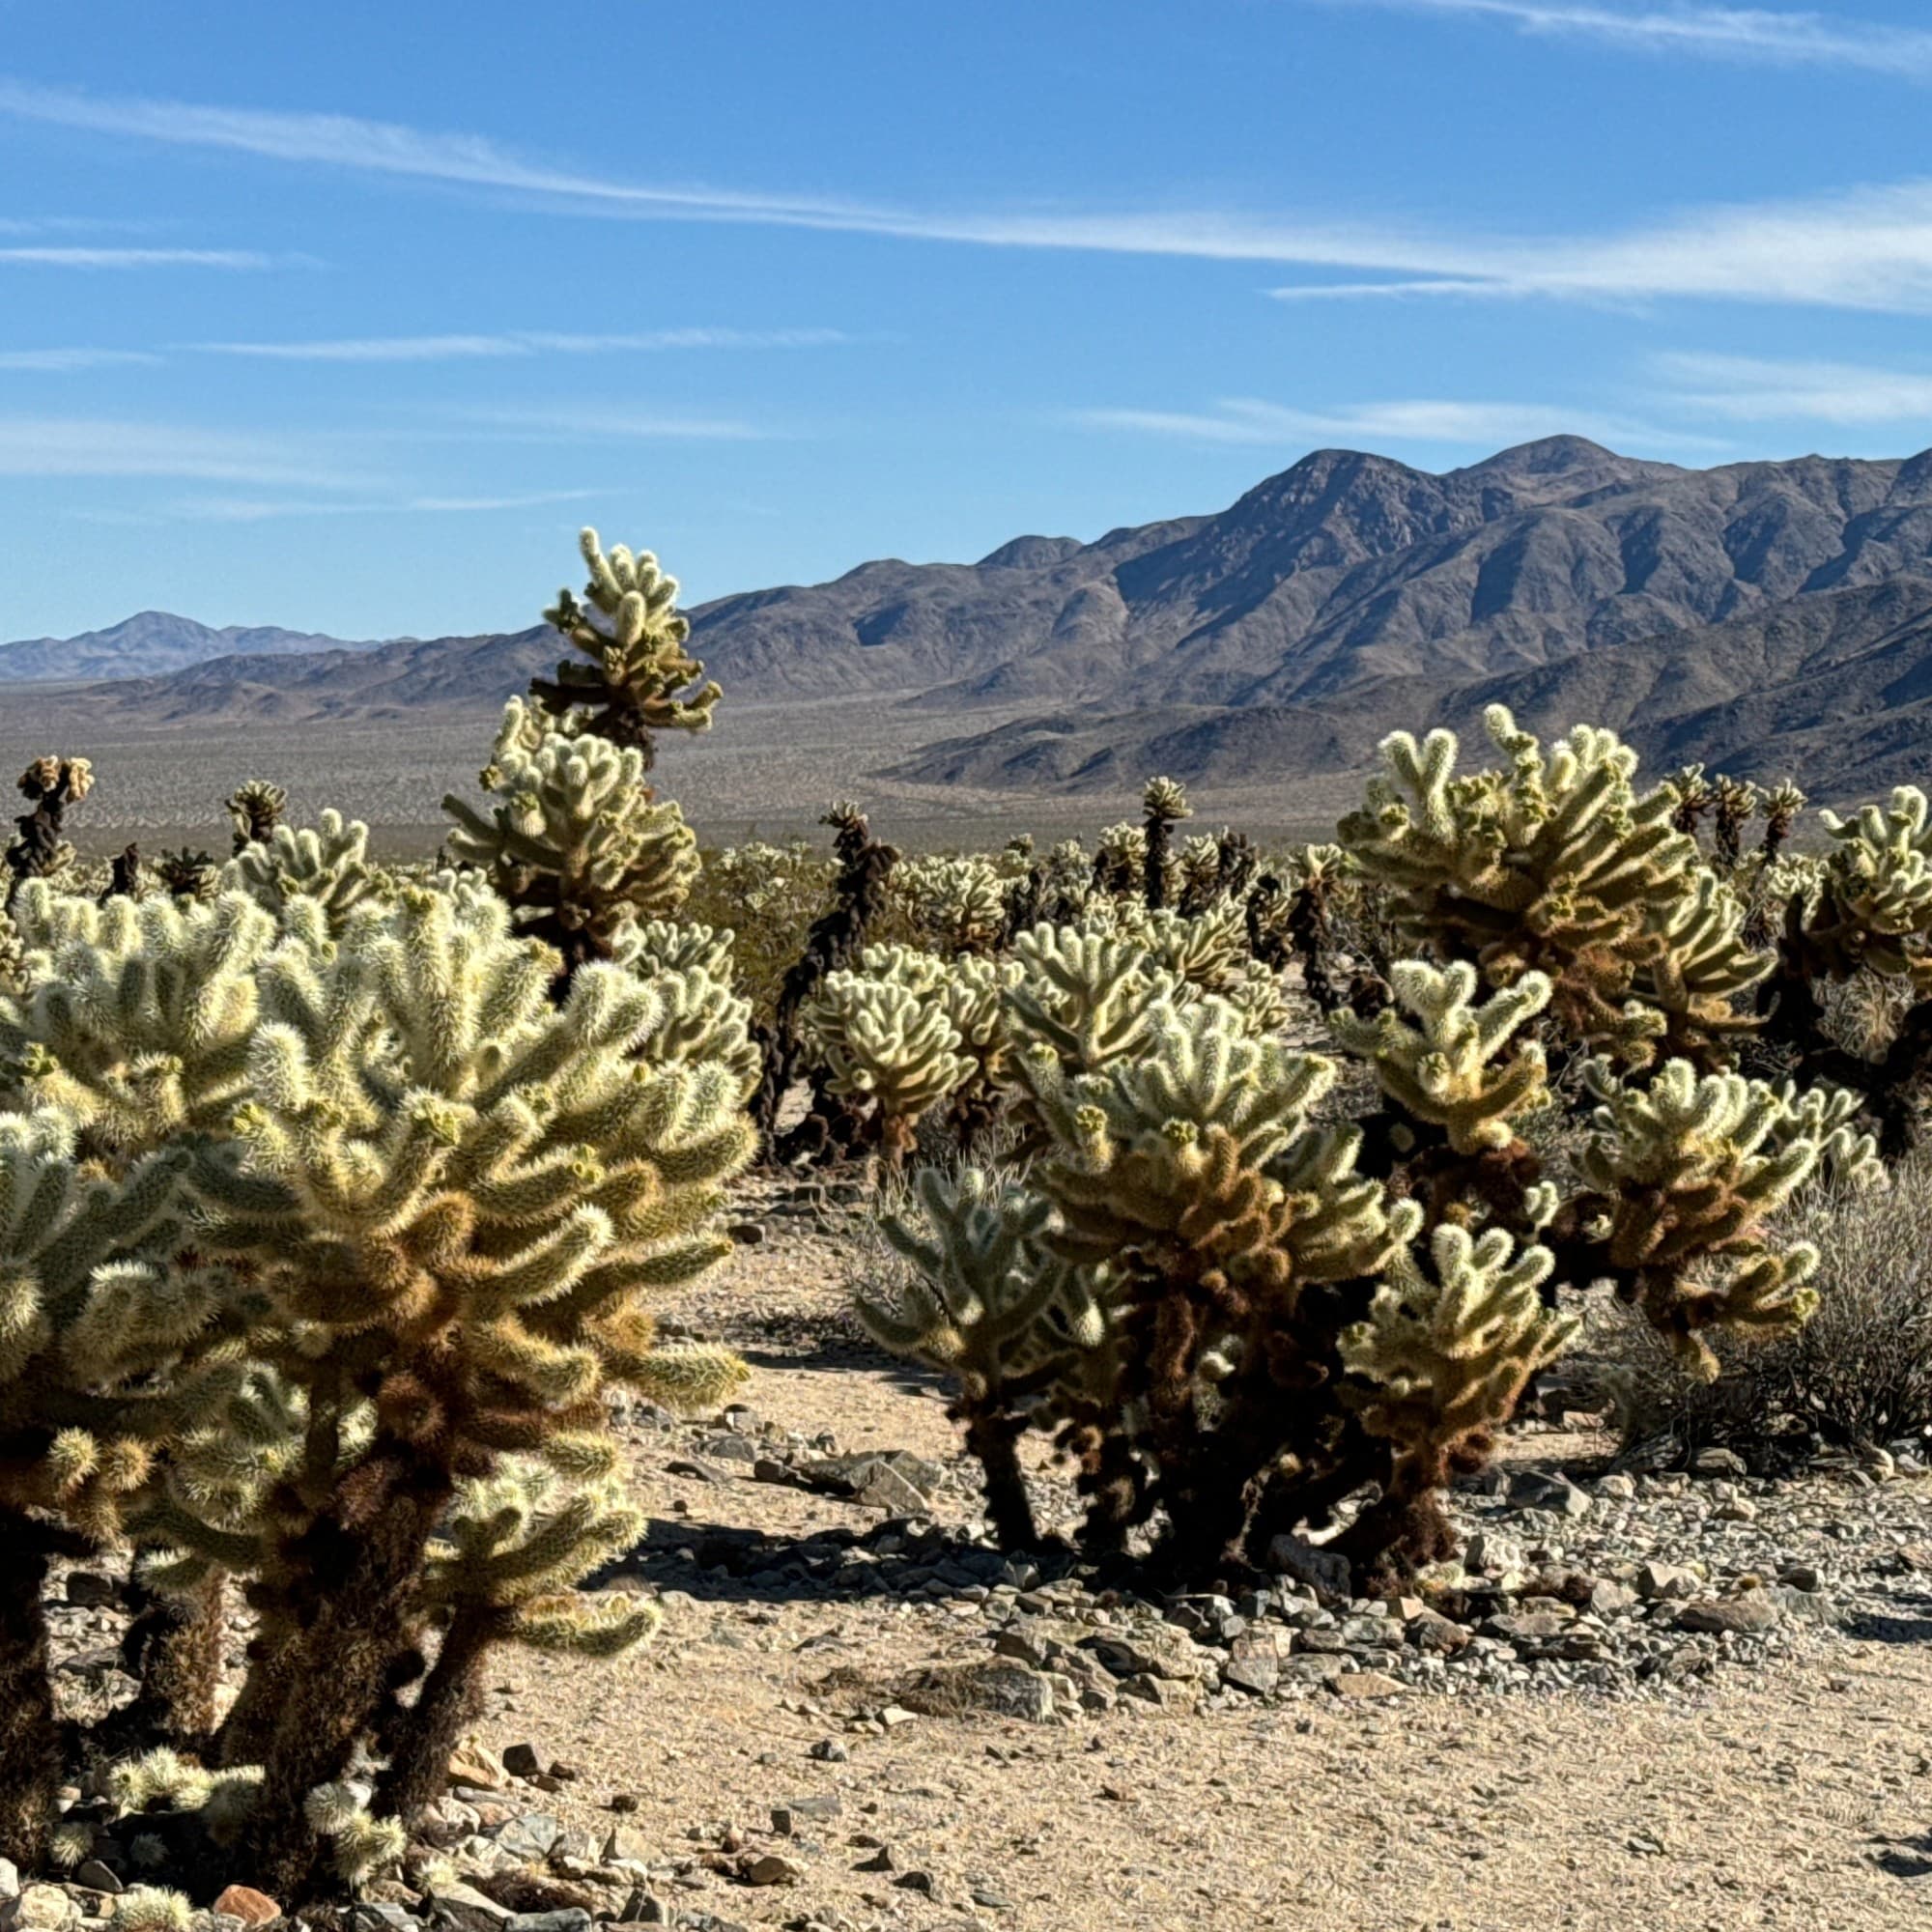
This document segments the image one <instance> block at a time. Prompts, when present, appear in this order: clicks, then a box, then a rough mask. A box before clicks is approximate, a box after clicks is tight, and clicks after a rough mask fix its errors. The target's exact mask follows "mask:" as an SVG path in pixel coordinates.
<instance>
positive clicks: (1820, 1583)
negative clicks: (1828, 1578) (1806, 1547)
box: [1777, 1563, 1824, 1592]
mask: <svg viewBox="0 0 1932 1932" xmlns="http://www.w3.org/2000/svg"><path fill="white" fill-rule="evenodd" d="M1777 1580H1778V1581H1779V1582H1780V1583H1782V1584H1784V1585H1785V1587H1786V1588H1787V1589H1792V1590H1804V1591H1807V1592H1809V1591H1815V1590H1821V1589H1823V1588H1824V1579H1823V1577H1820V1576H1819V1575H1818V1573H1817V1571H1815V1570H1814V1569H1813V1568H1812V1567H1811V1566H1810V1564H1808V1563H1786V1564H1783V1565H1781V1566H1780V1568H1779V1570H1778V1573H1777Z"/></svg>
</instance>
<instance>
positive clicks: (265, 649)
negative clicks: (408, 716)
mask: <svg viewBox="0 0 1932 1932" xmlns="http://www.w3.org/2000/svg"><path fill="white" fill-rule="evenodd" d="M375 648H376V646H375V645H374V644H371V643H346V642H344V641H343V639H340V638H326V637H323V636H321V635H320V634H319V633H317V632H313V631H282V630H277V629H276V628H275V627H274V626H273V625H271V624H270V625H260V626H247V625H241V624H231V625H229V626H228V627H227V628H226V629H225V630H219V631H216V630H213V629H211V628H210V627H209V626H208V625H206V624H197V623H196V622H195V621H194V619H193V618H192V617H177V616H175V615H173V614H172V613H171V612H169V611H140V612H138V613H137V614H136V615H134V616H132V617H128V618H125V619H124V620H123V621H122V622H121V623H118V624H113V625H110V626H109V627H108V628H107V629H106V630H104V631H86V632H83V633H82V634H81V635H80V636H79V637H77V638H28V639H22V640H21V641H20V642H18V643H14V644H0V683H19V684H28V683H51V682H56V681H59V682H72V681H75V680H80V681H86V680H91V679H98V678H123V677H144V676H150V675H152V674H154V673H155V672H156V671H168V670H180V669H183V668H185V667H186V666H189V665H198V664H205V663H206V662H208V660H209V659H211V658H224V657H233V656H235V655H236V654H237V653H238V652H240V653H245V654H247V655H249V656H251V657H291V656H294V655H296V654H297V653H298V652H306V651H367V650H374V649H375Z"/></svg>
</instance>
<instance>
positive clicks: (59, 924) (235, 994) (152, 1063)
mask: <svg viewBox="0 0 1932 1932" xmlns="http://www.w3.org/2000/svg"><path fill="white" fill-rule="evenodd" d="M14 923H15V925H16V927H17V929H18V931H19V934H20V939H21V943H22V972H23V975H24V979H25V981H26V989H23V991H22V992H21V993H20V994H19V995H17V996H15V997H13V998H8V997H5V996H0V1098H4V1097H6V1096H7V1094H8V1090H9V1089H12V1090H13V1093H14V1096H15V1097H17V1099H18V1100H19V1101H20V1102H21V1103H22V1104H28V1105H34V1106H42V1105H47V1106H53V1107H57V1108H59V1109H61V1110H62V1111H63V1112H64V1113H65V1114H66V1115H67V1116H68V1117H69V1118H70V1119H71V1120H72V1121H73V1122H74V1123H75V1124H76V1126H77V1127H78V1128H79V1130H80V1132H81V1133H82V1135H83V1137H84V1140H85V1143H86V1145H87V1147H88V1149H89V1150H90V1151H96V1152H100V1151H112V1152H114V1153H116V1154H121V1155H125V1154H129V1153H135V1152H139V1151H143V1150H146V1149H150V1148H156V1147H159V1146H161V1145H163V1144H164V1143H165V1142H167V1141H168V1140H170V1139H171V1138H173V1137H175V1136H177V1135H180V1134H185V1133H206V1132H213V1131H215V1130H217V1129H219V1128H221V1127H223V1126H224V1125H225V1124H226V1122H227V1119H228V1116H229V1114H230V1113H231V1111H232V1110H233V1108H234V1106H235V1103H236V1102H237V1100H238V1099H239V1098H240V1097H241V1093H242V1090H243V1087H244V1085H245V1081H246V1064H247V1056H248V1052H249V1045H250V1041H251V1039H252V1037H253V1033H254V1028H255V1023H256V1018H257V1013H258V1009H259V996H258V989H257V983H256V977H255V976H256V971H257V969H258V967H259V966H260V964H261V962H262V960H263V959H264V957H265V956H266V955H267V953H268V952H269V950H270V947H271V946H272V945H273V944H274V941H275V924H274V922H273V920H272V919H270V917H269V915H268V914H267V913H266V912H264V911H263V910H262V909H261V908H260V907H259V906H257V905H256V904H255V902H254V901H253V900H252V899H249V898H247V897H244V896H243V895H241V894H240V893H230V894H227V895H224V896H223V897H221V898H220V899H218V900H216V901H215V902H214V903H213V904H209V905H198V904H195V903H192V902H189V901H181V902H177V901H175V900H171V899H164V898H151V899H146V900H143V901H141V902H139V903H138V904H137V903H136V902H135V901H133V900H130V899H113V900H110V901H109V902H108V903H107V904H106V905H103V906H95V905H91V904H89V903H88V902H87V901H86V900H85V899H75V898H64V897H61V896H60V895H57V894H55V893H54V892H52V891H51V890H50V889H49V888H48V887H47V886H46V885H44V884H34V885H30V886H28V887H27V889H26V890H25V891H24V892H23V893H22V894H21V895H20V898H19V900H18V902H17V903H16V904H15V906H14Z"/></svg>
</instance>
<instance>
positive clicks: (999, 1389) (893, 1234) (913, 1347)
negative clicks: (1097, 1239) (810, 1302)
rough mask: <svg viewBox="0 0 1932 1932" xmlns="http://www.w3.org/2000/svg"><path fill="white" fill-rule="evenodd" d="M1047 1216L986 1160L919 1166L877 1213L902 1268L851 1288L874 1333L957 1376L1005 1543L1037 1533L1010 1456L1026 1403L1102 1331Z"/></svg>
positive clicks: (970, 1442) (1027, 1540) (1027, 1542)
mask: <svg viewBox="0 0 1932 1932" xmlns="http://www.w3.org/2000/svg"><path fill="white" fill-rule="evenodd" d="M1051 1216H1052V1210H1051V1208H1049V1206H1048V1205H1047V1203H1046V1202H1044V1201H1042V1200H1040V1199H1038V1198H1037V1196H1034V1195H1032V1194H1030V1193H1028V1192H1027V1190H1026V1189H1025V1188H1024V1187H1022V1186H1021V1185H1020V1184H1019V1183H1017V1182H1016V1181H1014V1180H1012V1179H1003V1178H1002V1177H1000V1176H998V1175H996V1174H994V1173H991V1172H989V1171H988V1170H986V1169H984V1168H977V1167H967V1168H962V1169H960V1170H959V1171H958V1172H956V1173H951V1174H949V1173H946V1172H943V1171H941V1170H939V1169H936V1168H927V1169H924V1170H923V1172H922V1173H921V1174H920V1175H919V1177H918V1178H917V1179H916V1180H915V1182H914V1184H913V1188H912V1191H911V1195H910V1197H909V1198H908V1199H907V1201H906V1202H905V1204H904V1205H903V1206H902V1207H900V1208H896V1209H895V1210H894V1211H892V1212H889V1213H888V1214H886V1215H885V1216H884V1218H883V1220H882V1222H881V1232H882V1233H883V1234H884V1236H885V1238H886V1240H887V1242H888V1243H889V1244H890V1246H891V1247H892V1249H893V1251H894V1252H895V1254H897V1255H898V1256H899V1257H900V1258H901V1259H902V1260H903V1261H904V1262H906V1263H907V1264H909V1268H908V1271H907V1272H905V1273H903V1274H900V1275H898V1276H897V1277H895V1278H894V1279H891V1280H888V1281H886V1282H883V1283H868V1284H866V1285H864V1286H862V1287H861V1288H860V1289H859V1290H858V1291H857V1292H856V1293H855V1294H854V1297H853V1305H854V1307H855V1309H856V1310H857V1313H858V1316H859V1319H860V1321H863V1322H864V1323H865V1325H866V1328H867V1331H868V1332H869V1333H870V1334H871V1336H872V1338H873V1340H874V1341H876V1342H878V1343H879V1344H880V1345H881V1346H882V1347H884V1348H887V1349H891V1350H893V1351H894V1352H895V1354H900V1355H910V1356H912V1357H914V1358H915V1359H916V1360H918V1361H922V1362H923V1363H925V1364H926V1365H927V1367H929V1368H933V1369H938V1370H940V1371H942V1372H944V1373H946V1374H949V1375H952V1376H956V1377H957V1378H959V1384H960V1390H959V1395H958V1398H957V1399H956V1400H955V1402H954V1403H953V1405H952V1410H951V1413H952V1417H953V1419H954V1420H955V1421H958V1422H961V1423H963V1424H964V1425H965V1431H966V1446H967V1448H968V1449H969V1450H971V1452H972V1453H973V1454H974V1455H975V1456H976V1457H977V1458H978V1459H979V1461H980V1468H981V1470H982V1471H983V1473H984V1477H985V1492H986V1508H987V1513H988V1515H989V1516H990V1517H991V1519H992V1521H993V1526H994V1531H995V1533H996V1535H997V1536H998V1537H999V1539H1000V1543H1001V1546H1002V1547H1003V1548H1009V1549H1024V1548H1030V1547H1032V1546H1033V1545H1034V1544H1035V1543H1036V1542H1037V1532H1036V1530H1035V1527H1034V1519H1033V1509H1032V1505H1031V1503H1030V1502H1029V1501H1028V1498H1027V1489H1026V1478H1025V1476H1024V1474H1023V1473H1022V1471H1021V1468H1020V1462H1019V1454H1018V1441H1019V1437H1020V1435H1021V1434H1022V1433H1023V1432H1024V1431H1025V1429H1026V1427H1027V1424H1028V1415H1027V1412H1026V1408H1025V1405H1026V1404H1027V1403H1028V1402H1029V1401H1030V1400H1031V1399H1033V1398H1036V1397H1038V1396H1040V1395H1042V1394H1043V1393H1044V1392H1046V1391H1047V1390H1049V1389H1051V1388H1052V1387H1053V1386H1054V1384H1055V1383H1056V1382H1058V1381H1060V1380H1061V1379H1062V1378H1064V1377H1065V1375H1066V1373H1067V1371H1068V1368H1069V1366H1070V1365H1071V1363H1072V1361H1073V1359H1074V1357H1075V1356H1076V1355H1077V1353H1078V1352H1079V1351H1081V1350H1094V1349H1098V1348H1100V1347H1101V1345H1102V1343H1103V1342H1104V1340H1105V1336H1106V1324H1105V1319H1104V1317H1103V1315H1102V1313H1101V1310H1100V1307H1099V1304H1098V1303H1097V1302H1096V1301H1095V1300H1094V1296H1093V1293H1092V1292H1091V1290H1090V1288H1089V1286H1088V1283H1087V1281H1086V1279H1085V1278H1084V1277H1083V1276H1082V1275H1081V1274H1080V1273H1079V1272H1078V1271H1076V1270H1075V1269H1072V1268H1069V1267H1066V1266H1065V1265H1064V1264H1056V1263H1054V1262H1053V1260H1052V1259H1051V1258H1050V1257H1049V1256H1048V1255H1047V1254H1046V1252H1045V1251H1044V1249H1043V1248H1042V1246H1041V1236H1042V1235H1043V1234H1044V1233H1045V1231H1046V1228H1047V1224H1048V1222H1049V1221H1050V1219H1051Z"/></svg>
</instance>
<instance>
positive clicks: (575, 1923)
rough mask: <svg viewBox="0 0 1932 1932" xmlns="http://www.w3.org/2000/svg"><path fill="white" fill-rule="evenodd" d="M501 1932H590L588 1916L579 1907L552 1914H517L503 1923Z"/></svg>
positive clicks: (566, 1906) (559, 1910)
mask: <svg viewBox="0 0 1932 1932" xmlns="http://www.w3.org/2000/svg"><path fill="white" fill-rule="evenodd" d="M503 1932H590V1915H589V1913H587V1912H586V1911H584V1909H583V1908H582V1906H581V1905H564V1906H559V1907H558V1908H557V1909H556V1910H555V1911H554V1912H519V1913H518V1914H517V1915H516V1916H515V1918H506V1919H505V1920H504V1921H503Z"/></svg>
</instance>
